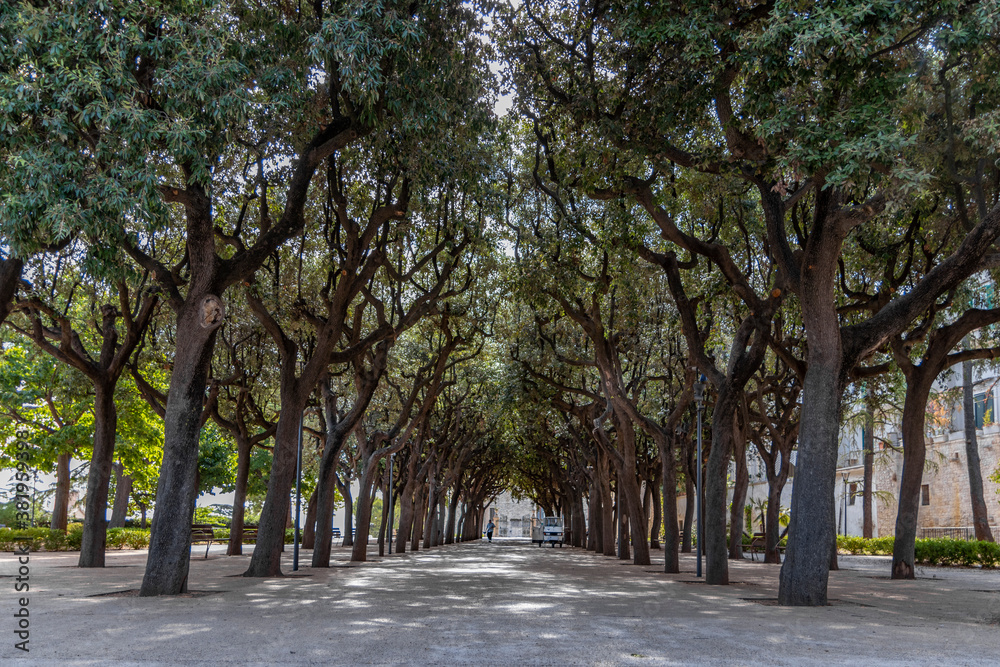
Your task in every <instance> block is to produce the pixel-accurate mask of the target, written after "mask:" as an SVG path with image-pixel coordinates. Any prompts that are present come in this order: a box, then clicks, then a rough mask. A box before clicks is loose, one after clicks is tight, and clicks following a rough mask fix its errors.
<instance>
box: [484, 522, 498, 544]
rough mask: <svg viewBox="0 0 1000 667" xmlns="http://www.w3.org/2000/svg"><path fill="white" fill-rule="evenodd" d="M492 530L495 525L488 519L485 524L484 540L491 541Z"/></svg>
mask: <svg viewBox="0 0 1000 667" xmlns="http://www.w3.org/2000/svg"><path fill="white" fill-rule="evenodd" d="M494 528H496V524H494V523H493V519H490V522H489V523H488V524H486V539H488V540H489V541H490V542H492V541H493V529H494Z"/></svg>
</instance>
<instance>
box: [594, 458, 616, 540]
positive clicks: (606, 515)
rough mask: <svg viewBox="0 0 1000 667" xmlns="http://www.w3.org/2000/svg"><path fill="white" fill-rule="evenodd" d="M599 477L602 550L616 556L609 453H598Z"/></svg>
mask: <svg viewBox="0 0 1000 667" xmlns="http://www.w3.org/2000/svg"><path fill="white" fill-rule="evenodd" d="M597 460H598V468H597V470H598V472H597V477H598V479H599V480H600V490H601V524H602V525H601V537H602V538H603V540H604V544H602V545H601V552H602V553H603V554H604V555H605V556H614V555H615V552H616V548H615V547H616V545H615V541H616V540H615V537H616V535H615V533H616V532H617V531H616V530H615V520H614V505H613V504H612V500H611V480H610V478H609V474H610V471H609V470H608V458H607V454H605V453H604V452H600V454H599V455H598V459H597Z"/></svg>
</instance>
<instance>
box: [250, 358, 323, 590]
mask: <svg viewBox="0 0 1000 667" xmlns="http://www.w3.org/2000/svg"><path fill="white" fill-rule="evenodd" d="M283 365H284V364H283ZM287 372H290V371H287V370H285V373H287ZM285 373H283V375H284V374H285ZM286 381H287V380H285V379H284V378H283V382H282V384H284V383H285V382H286ZM282 393H283V396H282V400H281V416H280V417H278V428H277V431H276V432H275V434H274V455H273V457H272V459H271V472H270V476H269V477H268V480H267V495H266V496H265V497H264V507H263V509H262V510H261V513H260V523H259V525H258V526H257V546H255V547H254V550H253V555H252V556H251V557H250V566H249V567H248V568H247V571H246V572H244V573H243V576H244V577H279V576H281V552H282V550H283V549H284V546H285V525H286V524H287V522H288V516H289V514H290V512H291V489H292V484H293V483H294V482H295V468H296V462H297V458H298V445H299V432H300V429H301V426H302V411H303V410H304V408H305V402H306V398H307V396H300V395H299V393H300V392H298V391H297V390H296V389H295V388H292V387H289V388H287V389H285V390H284V391H283V392H282Z"/></svg>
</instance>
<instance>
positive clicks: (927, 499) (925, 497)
mask: <svg viewBox="0 0 1000 667" xmlns="http://www.w3.org/2000/svg"><path fill="white" fill-rule="evenodd" d="M920 504H921V505H930V504H931V487H930V486H928V485H927V484H924V485H923V486H921V487H920Z"/></svg>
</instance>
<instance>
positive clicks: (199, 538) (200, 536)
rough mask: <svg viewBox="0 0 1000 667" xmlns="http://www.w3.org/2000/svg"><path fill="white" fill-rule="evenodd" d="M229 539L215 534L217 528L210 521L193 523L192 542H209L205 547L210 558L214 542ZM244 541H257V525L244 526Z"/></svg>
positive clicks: (220, 542) (206, 555) (222, 542)
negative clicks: (209, 551) (209, 553)
mask: <svg viewBox="0 0 1000 667" xmlns="http://www.w3.org/2000/svg"><path fill="white" fill-rule="evenodd" d="M228 541H229V539H228V538H225V537H217V536H216V534H215V528H214V526H212V525H211V524H208V523H195V524H192V525H191V544H194V543H195V542H207V543H208V544H207V546H206V547H205V558H208V550H209V549H211V548H212V542H215V543H216V544H225V543H226V542H228ZM242 541H243V542H256V541H257V526H244V527H243V540H242Z"/></svg>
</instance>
